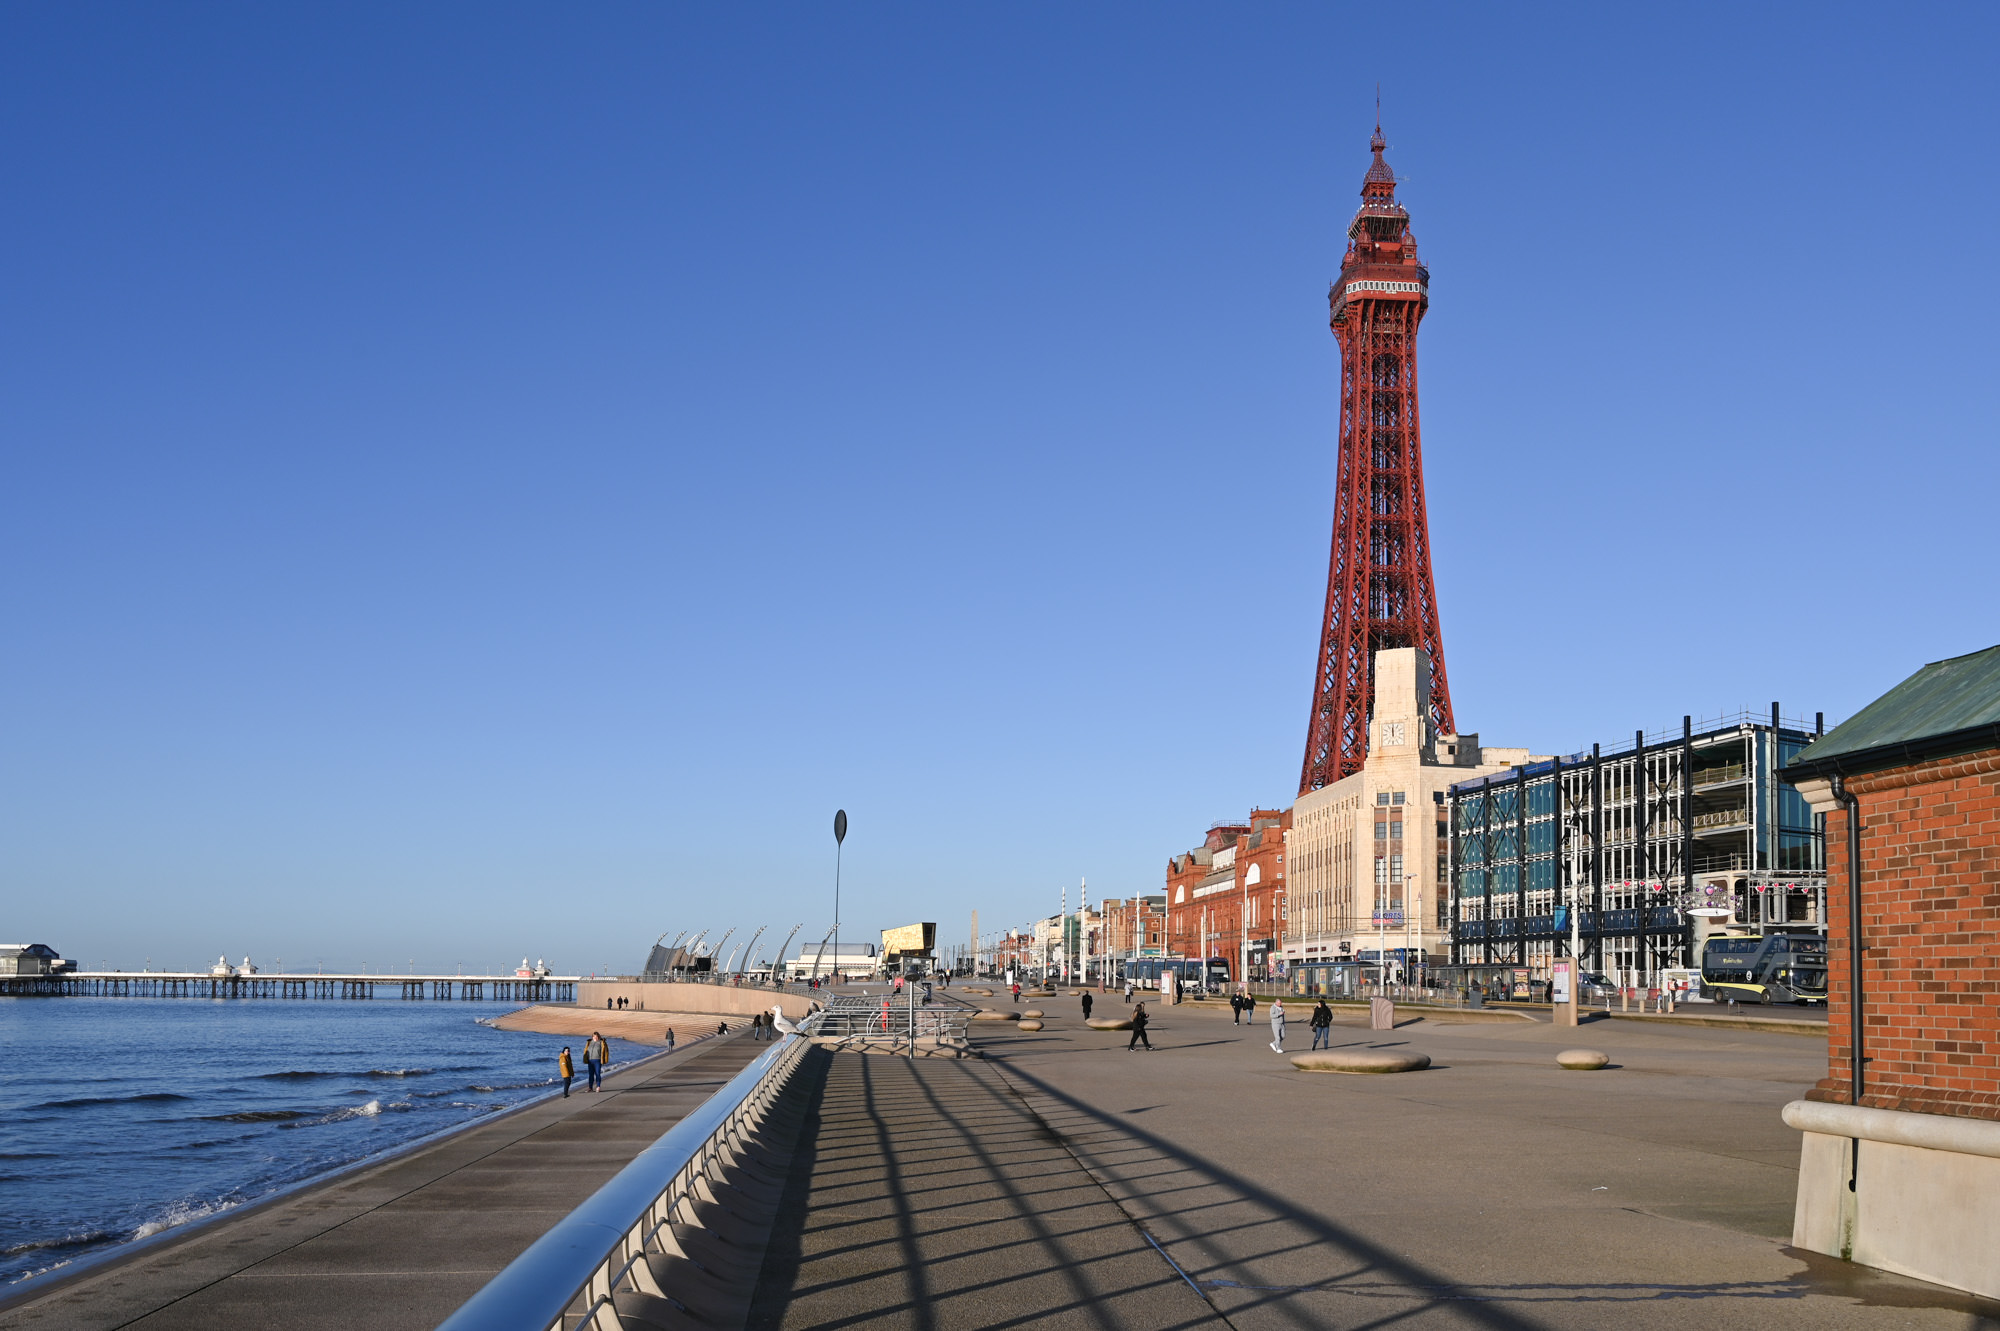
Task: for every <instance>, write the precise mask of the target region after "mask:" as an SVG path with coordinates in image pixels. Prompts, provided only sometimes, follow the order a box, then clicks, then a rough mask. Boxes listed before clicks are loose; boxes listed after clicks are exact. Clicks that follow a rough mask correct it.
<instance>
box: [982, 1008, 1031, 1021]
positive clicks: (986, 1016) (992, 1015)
mask: <svg viewBox="0 0 2000 1331" xmlns="http://www.w3.org/2000/svg"><path fill="white" fill-rule="evenodd" d="M972 1019H973V1020H974V1021H1019V1020H1020V1019H1021V1014H1020V1013H1018V1012H996V1011H994V1010H993V1009H992V1008H990V1007H983V1008H981V1009H979V1011H977V1012H975V1013H973V1014H972Z"/></svg>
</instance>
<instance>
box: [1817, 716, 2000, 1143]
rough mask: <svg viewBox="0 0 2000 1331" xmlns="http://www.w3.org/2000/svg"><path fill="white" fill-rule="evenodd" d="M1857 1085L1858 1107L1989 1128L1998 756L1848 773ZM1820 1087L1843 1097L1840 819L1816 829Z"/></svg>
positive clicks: (1995, 1109)
mask: <svg viewBox="0 0 2000 1331" xmlns="http://www.w3.org/2000/svg"><path fill="white" fill-rule="evenodd" d="M1848 789H1849V790H1850V791H1851V792H1852V793H1853V794H1854V795H1855V797H1856V798H1857V799H1858V800H1859V801H1860V805H1861V881H1862V895H1861V902H1862V918H1861V931H1862V932H1861V936H1862V944H1863V950H1862V963H1863V976H1862V984H1863V1007H1864V1011H1865V1014H1866V1016H1865V1022H1866V1024H1865V1026H1864V1028H1863V1033H1864V1043H1865V1049H1864V1051H1863V1052H1864V1055H1865V1057H1866V1058H1867V1060H1868V1061H1867V1065H1866V1071H1867V1076H1866V1077H1865V1079H1864V1085H1863V1095H1862V1103H1863V1104H1865V1105H1870V1106H1874V1107H1877V1108H1882V1109H1904V1110H1913V1111H1917V1112H1920V1113H1933V1114H1954V1115H1960V1116H1964V1117H1969V1118H1984V1119H1996V1120H2000V750H1986V751H1983V752H1980V753H1975V754H1969V755H1962V756H1959V757H1953V758H1946V759H1940V760H1937V761H1934V762H1927V763H1919V764H1916V765H1914V766H1909V767H1899V768H1894V769H1891V770H1889V771H1884V772H1871V773H1869V774H1868V775H1866V776H1862V777H1856V778H1855V779H1853V780H1852V781H1850V782H1849V783H1848ZM1826 844H1827V871H1828V879H1827V882H1828V901H1827V906H1828V914H1829V915H1830V916H1831V917H1832V918H1831V920H1830V921H1829V924H1830V928H1829V931H1828V938H1829V946H1828V951H1829V957H1828V960H1829V963H1830V973H1829V975H1828V980H1829V984H1828V994H1827V1003H1828V1016H1829V1023H1828V1029H1829V1040H1828V1048H1827V1056H1828V1072H1829V1075H1828V1077H1827V1079H1826V1080H1825V1081H1822V1082H1821V1083H1819V1085H1818V1086H1817V1087H1816V1088H1814V1090H1813V1091H1812V1092H1811V1093H1810V1096H1809V1098H1811V1099H1815V1100H1831V1101H1835V1102H1838V1103H1843V1104H1844V1103H1847V1102H1848V1101H1849V1100H1850V1099H1851V1096H1850V1080H1849V1079H1850V1071H1849V1069H1850V1066H1851V1056H1852V1050H1853V1046H1852V1041H1851V1039H1850V1032H1851V1031H1852V1005H1851V1002H1850V998H1851V995H1850V992H1849V985H1848V973H1849V964H1850V963H1849V958H1850V956H1851V954H1850V952H1849V951H1848V942H1849V940H1848V929H1847V919H1848V905H1847V891H1848V884H1849V882H1850V881H1851V880H1850V879H1849V877H1848V867H1847V815H1846V813H1845V811H1844V810H1836V811H1835V812H1833V813H1829V814H1828V815H1827V820H1826Z"/></svg>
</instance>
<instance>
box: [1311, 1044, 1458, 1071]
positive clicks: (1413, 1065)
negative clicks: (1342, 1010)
mask: <svg viewBox="0 0 2000 1331" xmlns="http://www.w3.org/2000/svg"><path fill="white" fill-rule="evenodd" d="M1430 1065H1431V1059H1430V1055H1429V1054H1403V1053H1391V1052H1390V1051H1389V1050H1386V1049H1326V1050H1320V1051H1317V1052H1314V1053H1309V1054H1293V1055H1292V1066H1293V1067H1295V1068H1297V1069H1298V1070H1299V1071H1300V1072H1421V1071H1423V1070H1424V1069H1425V1068H1427V1067H1429V1066H1430Z"/></svg>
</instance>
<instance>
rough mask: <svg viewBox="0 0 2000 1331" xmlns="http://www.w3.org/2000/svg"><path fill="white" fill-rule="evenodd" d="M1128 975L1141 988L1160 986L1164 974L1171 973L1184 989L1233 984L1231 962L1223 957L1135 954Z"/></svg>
mask: <svg viewBox="0 0 2000 1331" xmlns="http://www.w3.org/2000/svg"><path fill="white" fill-rule="evenodd" d="M1124 967H1125V978H1126V979H1128V980H1130V981H1131V982H1132V983H1133V984H1135V985H1137V986H1138V987H1139V988H1141V989H1158V988H1159V987H1160V976H1161V975H1163V974H1168V973H1171V974H1173V975H1174V976H1176V977H1178V979H1179V981H1180V985H1181V987H1182V988H1183V989H1206V990H1209V991H1211V992H1213V991H1216V990H1221V989H1227V988H1228V987H1229V963H1228V961H1226V960H1224V959H1223V958H1221V957H1210V958H1209V959H1208V960H1207V961H1203V960H1201V959H1200V958H1199V957H1134V958H1133V959H1132V960H1130V961H1127V962H1125V963H1124Z"/></svg>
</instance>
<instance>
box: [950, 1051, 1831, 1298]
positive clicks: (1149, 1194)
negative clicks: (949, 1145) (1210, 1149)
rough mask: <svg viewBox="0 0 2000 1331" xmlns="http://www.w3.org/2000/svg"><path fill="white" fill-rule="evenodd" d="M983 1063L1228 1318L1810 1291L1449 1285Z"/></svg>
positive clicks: (1001, 1065)
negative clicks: (1353, 1308)
mask: <svg viewBox="0 0 2000 1331" xmlns="http://www.w3.org/2000/svg"><path fill="white" fill-rule="evenodd" d="M989 1066H995V1067H996V1070H998V1071H999V1072H1000V1074H1001V1076H1002V1077H1003V1078H1004V1079H1006V1080H1007V1081H1008V1082H1010V1083H1014V1084H1013V1085H1012V1086H1011V1089H1012V1090H1013V1092H1014V1093H1015V1094H1017V1095H1019V1096H1020V1097H1021V1098H1022V1100H1023V1103H1024V1104H1025V1105H1026V1106H1028V1107H1029V1108H1030V1110H1032V1111H1033V1112H1035V1113H1036V1114H1037V1116H1038V1117H1039V1118H1040V1119H1041V1120H1042V1121H1044V1122H1045V1123H1046V1124H1047V1125H1048V1130H1049V1131H1050V1132H1051V1134H1053V1135H1055V1136H1056V1137H1058V1138H1059V1139H1061V1140H1062V1141H1063V1142H1064V1143H1065V1145H1066V1146H1067V1147H1068V1148H1069V1149H1070V1151H1071V1152H1072V1154H1074V1155H1075V1157H1076V1158H1077V1160H1078V1161H1079V1163H1081V1164H1082V1165H1083V1166H1084V1167H1085V1168H1086V1169H1088V1170H1090V1172H1091V1174H1092V1176H1093V1177H1094V1178H1097V1179H1098V1180H1099V1182H1100V1183H1101V1184H1102V1185H1103V1186H1104V1187H1105V1188H1106V1190H1107V1192H1109V1193H1110V1194H1111V1195H1113V1196H1115V1197H1118V1198H1119V1199H1120V1204H1121V1205H1122V1206H1124V1207H1125V1208H1126V1209H1127V1211H1128V1213H1130V1214H1131V1218H1132V1223H1134V1224H1135V1225H1138V1226H1140V1227H1141V1228H1142V1229H1143V1230H1145V1231H1146V1232H1148V1233H1149V1234H1150V1235H1151V1236H1152V1237H1153V1238H1154V1239H1155V1241H1157V1242H1158V1243H1160V1244H1161V1245H1162V1248H1163V1251H1167V1250H1171V1252H1172V1254H1173V1256H1174V1258H1175V1259H1176V1260H1177V1263H1178V1265H1179V1266H1180V1267H1181V1268H1183V1269H1185V1270H1186V1271H1187V1272H1188V1274H1189V1278H1190V1279H1191V1280H1192V1281H1193V1282H1194V1283H1195V1284H1196V1285H1197V1286H1198V1287H1200V1288H1201V1289H1202V1290H1203V1291H1204V1293H1205V1294H1206V1295H1208V1296H1209V1297H1211V1298H1214V1297H1215V1296H1216V1295H1217V1294H1222V1295H1225V1296H1226V1298H1227V1306H1226V1307H1220V1308H1219V1310H1220V1311H1222V1312H1224V1313H1225V1314H1226V1315H1227V1316H1228V1317H1230V1318H1232V1319H1235V1318H1240V1317H1243V1316H1245V1315H1246V1314H1250V1313H1253V1312H1257V1313H1263V1314H1265V1315H1266V1316H1267V1317H1275V1318H1276V1319H1278V1320H1279V1321H1280V1322H1285V1323H1290V1324H1293V1325H1297V1326H1300V1327H1321V1326H1325V1325H1327V1315H1326V1308H1325V1305H1324V1304H1323V1303H1322V1304H1320V1305H1318V1306H1315V1307H1300V1306H1297V1304H1296V1302H1295V1301H1294V1300H1293V1296H1295V1295H1299V1294H1334V1295H1342V1296H1347V1297H1349V1298H1352V1299H1355V1300H1357V1301H1361V1302H1366V1303H1370V1304H1374V1305H1377V1309H1376V1311H1375V1313H1374V1314H1373V1315H1364V1316H1363V1317H1362V1320H1361V1321H1359V1322H1356V1323H1353V1324H1354V1325H1362V1326H1378V1325H1386V1324H1389V1323H1393V1322H1402V1321H1405V1320H1409V1319H1411V1318H1416V1317H1421V1316H1423V1315H1425V1314H1427V1313H1431V1312H1440V1313H1442V1312H1446V1311H1447V1310H1448V1314H1449V1316H1450V1317H1451V1318H1453V1319H1455V1320H1456V1322H1458V1323H1462V1324H1470V1325H1475V1326H1482V1327H1489V1328H1494V1329H1495V1331H1530V1329H1531V1328H1536V1327H1537V1326H1538V1325H1539V1324H1538V1323H1537V1322H1535V1321H1532V1320H1529V1319H1528V1318H1526V1317H1523V1316H1521V1315H1519V1314H1517V1313H1515V1312H1513V1311H1511V1310H1510V1307H1509V1306H1508V1305H1516V1306H1519V1305H1535V1304H1540V1303H1549V1302H1561V1303H1573V1302H1609V1303H1635V1304H1637V1303H1648V1304H1657V1303H1660V1302H1662V1301H1668V1302H1671V1301H1678V1300H1682V1299H1688V1300H1696V1299H1702V1300H1709V1299H1715V1298H1724V1297H1727V1298H1741V1299H1748V1300H1753V1301H1758V1302H1762V1301H1767V1300H1798V1299H1802V1298H1804V1297H1806V1296H1807V1295H1809V1294H1811V1293H1813V1292H1814V1291H1813V1290H1811V1289H1810V1288H1807V1287H1804V1286H1802V1285H1801V1284H1800V1283H1799V1282H1798V1281H1797V1280H1796V1279H1790V1280H1771V1281H1764V1280H1750V1281H1724V1282H1715V1283H1689V1284H1686V1285H1672V1286H1667V1285H1659V1284H1649V1283H1642V1282H1620V1281H1605V1282H1603V1283H1602V1284H1559V1283H1554V1282H1546V1281H1544V1282H1535V1281H1522V1282H1505V1283H1484V1282H1482V1283H1477V1284H1475V1283H1470V1282H1464V1281H1456V1280H1452V1279H1449V1278H1446V1277H1444V1276H1442V1275H1441V1274H1439V1273H1437V1272H1435V1271H1431V1270H1428V1269H1426V1268H1425V1267H1423V1266H1422V1265H1420V1264H1418V1263H1417V1262H1415V1261H1413V1260H1411V1259H1410V1258H1409V1257H1407V1256H1405V1255H1402V1254H1399V1253H1396V1252H1392V1251H1389V1250H1388V1249H1386V1248H1384V1247H1382V1246H1381V1245H1380V1244H1377V1243H1375V1242H1373V1241H1371V1240H1370V1239H1368V1238H1366V1237H1364V1236H1363V1235H1361V1234H1359V1233H1356V1232H1355V1231H1354V1230H1352V1229H1349V1228H1348V1227H1346V1226H1343V1225H1340V1224H1338V1223H1336V1222H1334V1221H1332V1220H1329V1219H1327V1218H1326V1217H1325V1216H1322V1215H1319V1214H1316V1213H1314V1212H1311V1211H1307V1210H1304V1209H1302V1208H1300V1207H1299V1206H1298V1205H1297V1204H1296V1203H1294V1202H1293V1201H1292V1200H1291V1199H1288V1198H1287V1197H1285V1196H1283V1195H1280V1194H1277V1193H1274V1192H1272V1191H1271V1190H1269V1189H1267V1188H1265V1187H1262V1186H1260V1185H1259V1184H1257V1183H1255V1182H1253V1181H1251V1180H1249V1179H1246V1178H1244V1177H1243V1176H1242V1175H1240V1174H1238V1173H1236V1172H1234V1171H1232V1170H1230V1169H1228V1168H1226V1167H1225V1166H1223V1165H1220V1164H1218V1163H1217V1162H1215V1161H1213V1160H1211V1159H1208V1158H1207V1157H1205V1156H1202V1155H1200V1154H1198V1153H1196V1152H1194V1151H1191V1150H1189V1149H1188V1148H1186V1147H1185V1146H1183V1145H1181V1144H1179V1143H1176V1142H1174V1141H1170V1140H1168V1139H1166V1138H1164V1137H1161V1136H1159V1135H1157V1134H1154V1133H1150V1132H1147V1131H1145V1130H1144V1129H1142V1128H1139V1127H1137V1126H1135V1125H1133V1124H1131V1123H1127V1122H1124V1121H1121V1120H1120V1119H1119V1118H1116V1117H1113V1116H1112V1115H1110V1114H1108V1113H1106V1112H1105V1111H1103V1110H1100V1109H1098V1108H1097V1107H1095V1106H1093V1105H1090V1104H1087V1103H1084V1102H1083V1101H1081V1100H1078V1099H1077V1098H1076V1097H1074V1096H1072V1095H1070V1094H1068V1093H1067V1092H1065V1091H1063V1090H1061V1089H1060V1088H1058V1087H1056V1086H1054V1085H1052V1084H1050V1083H1049V1082H1047V1081H1046V1080H1044V1079H1042V1078H1040V1077H1037V1076H1036V1075H1034V1074H1033V1073H1031V1072H1028V1071H1027V1070H1025V1069H1023V1068H1022V1067H1020V1066H1019V1065H1018V1064H1017V1063H1012V1062H1004V1061H1002V1060H994V1061H993V1062H992V1063H991V1064H989ZM1305 1252H1311V1253H1313V1254H1314V1256H1315V1259H1316V1260H1317V1261H1319V1262H1321V1263H1322V1264H1323V1265H1325V1266H1331V1267H1333V1268H1334V1269H1333V1270H1331V1271H1330V1272H1329V1273H1328V1274H1327V1275H1326V1276H1325V1277H1324V1278H1322V1279H1318V1280H1314V1281H1311V1282H1309V1283H1288V1282H1280V1281H1275V1280H1258V1279H1255V1278H1246V1276H1249V1274H1250V1273H1249V1272H1248V1271H1247V1270H1246V1268H1248V1267H1250V1266H1252V1265H1254V1264H1258V1263H1263V1262H1267V1261H1270V1260H1272V1259H1276V1258H1282V1257H1285V1256H1287V1255H1291V1254H1297V1253H1305ZM1320 1254H1324V1256H1323V1257H1322V1256H1320ZM1391 1305H1397V1306H1393V1307H1392V1306H1391ZM1259 1320H1263V1319H1261V1318H1260V1319H1259ZM1342 1324H1348V1323H1345V1322H1343V1323H1342Z"/></svg>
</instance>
